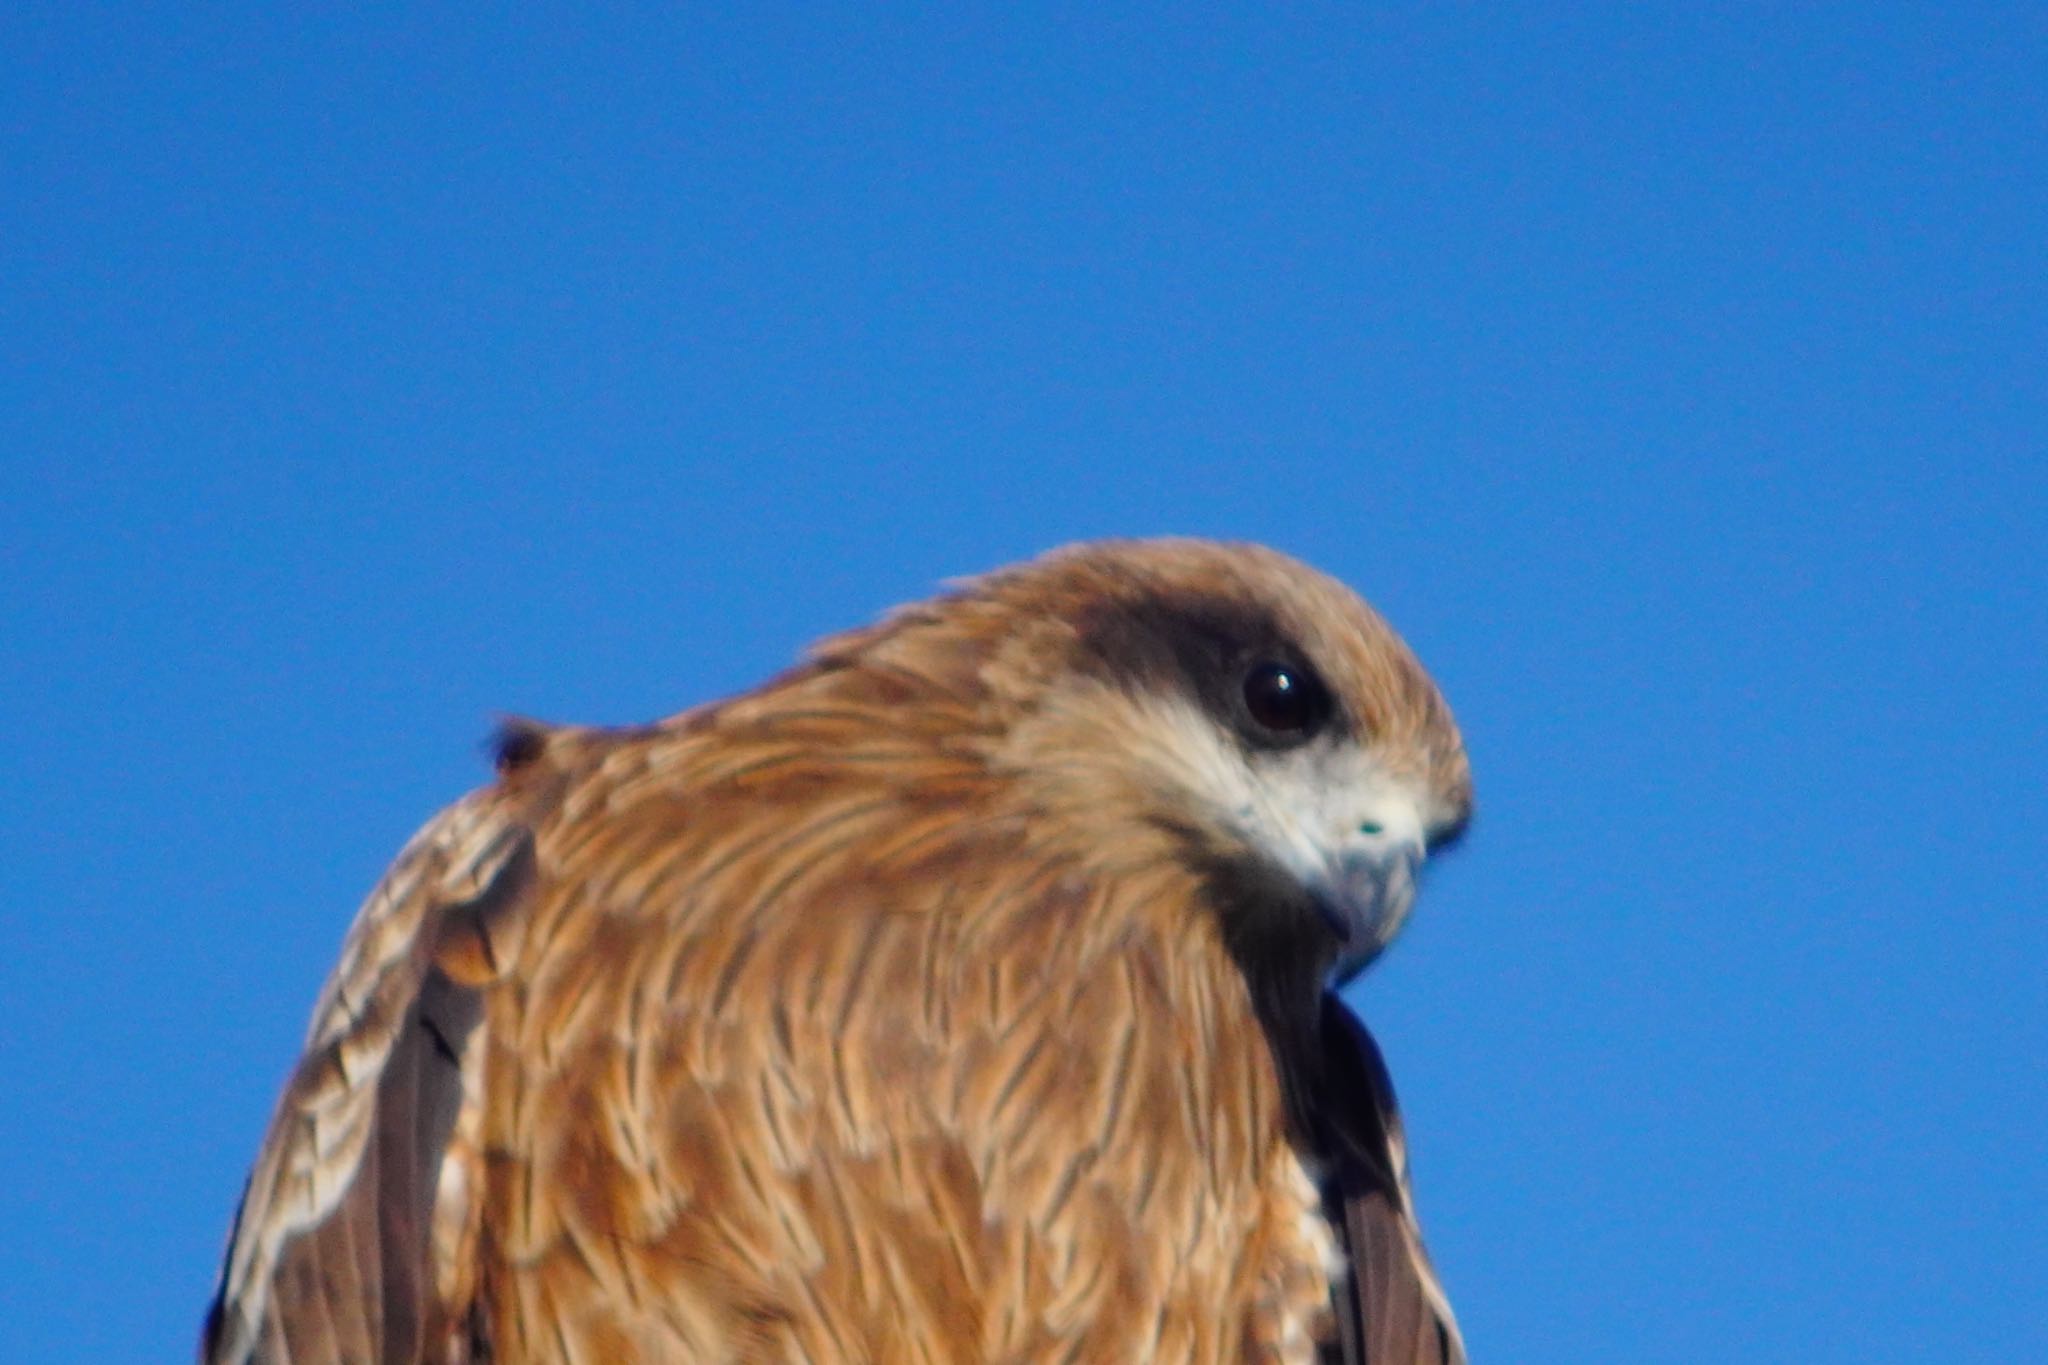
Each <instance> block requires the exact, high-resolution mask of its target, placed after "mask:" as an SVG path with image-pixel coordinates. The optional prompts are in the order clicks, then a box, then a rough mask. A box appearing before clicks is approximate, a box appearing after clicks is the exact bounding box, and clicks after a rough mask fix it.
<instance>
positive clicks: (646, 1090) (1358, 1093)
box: [201, 540, 1471, 1365]
mask: <svg viewBox="0 0 2048 1365" xmlns="http://www.w3.org/2000/svg"><path fill="white" fill-rule="evenodd" d="M1470 804H1471V784H1470V776H1469V770H1468V767H1467V764H1466V759H1465V754H1464V749H1463V746H1462V744H1461V742H1460V740H1459V737H1458V733H1457V730H1456V727H1455V726H1454V724H1453V722H1452V719H1451V715H1450V712H1449V710H1448V709H1447V708H1446V706H1445V704H1444V702H1443V700H1442V698H1441V696H1440V695H1439V693H1438V691H1437V689H1436V687H1435V686H1434V685H1433V684H1432V683H1431V681H1430V680H1429V678H1428V677H1427V675H1425V674H1424V672H1423V671H1422V668H1421V667H1420V666H1419V665H1418V664H1417V662H1416V660H1415V658H1414V657H1413V656H1412V655H1411V654H1410V653H1409V651H1408V649H1407V648H1406V646H1404V645H1403V644H1402V643H1401V641H1400V640H1399V639H1397V638H1396V636H1395V635H1394V633H1393V632H1392V631H1391V630H1390V629H1389V628H1388V627H1387V625H1386V624H1385V623H1384V622H1383V621H1382V620H1381V619H1380V618H1379V617H1378V616H1377V615H1375V614H1374V613H1373V612H1372V611H1371V610H1370V609H1369V608H1368V607H1367V606H1366V605H1365V604H1364V603H1363V602H1361V601H1360V600H1359V599H1358V598H1357V597H1356V596H1355V595H1353V594H1352V593H1351V592H1350V590H1348V589H1347V588H1345V587H1343V586H1341V585H1340V584H1338V583H1337V582H1336V581H1334V580H1332V579H1330V578H1327V577H1325V576H1323V575H1322V574H1320V573H1318V572H1316V571H1314V570H1312V569H1309V568H1307V567H1305V566H1304V565H1302V564H1299V563H1297V562H1295V561H1294V560H1292V559H1289V558H1287V557H1285V556H1283V555H1280V554H1278V553H1275V552H1273V551H1270V550H1266V549H1262V548H1258V547H1255V546H1248V545H1225V544H1214V543H1208V542H1202V541H1193V540H1159V541H1122V542H1104V543H1099V544H1088V545H1080V546H1075V547H1070V548H1067V549H1064V550H1059V551H1055V552H1053V553H1051V554H1049V555H1047V556H1044V557H1042V558H1040V559H1037V560H1034V561H1031V562H1029V563H1025V564H1022V565H1019V566H1015V567H1012V568H1009V569H1004V570H1000V571H998V572H995V573H993V574H990V575H988V576H985V577H982V578H979V579H976V580H972V581H970V582H968V583H966V584H964V585H960V586H957V587H956V588H954V589H953V590H951V591H950V592H948V593H947V594H946V595H943V596H940V597H938V598H936V599H934V600H932V601H928V602H924V603H921V604H918V605H914V606H910V607H906V608H903V609H900V610H898V611H896V612H895V613H893V614H892V615H889V616H888V617H886V618H884V619H883V620H882V621H880V622H879V623H878V624H875V625H872V626H869V627H867V628H865V629H860V630H855V631H853V632H851V633H848V634H844V635H840V636H837V637H834V638H831V639H828V640H826V641H824V642H823V643H822V644H820V645H818V646H816V647H815V648H814V649H813V650H812V651H811V652H810V654H809V655H808V656H807V658H806V660H805V661H804V662H802V663H801V664H800V665H798V666H797V667H795V668H793V669H792V670H791V671H789V672H787V673H785V674H783V675H782V676H780V677H777V678H775V679H773V680H772V681H770V682H768V683H767V684H765V685H764V686H762V687H760V688H759V689H758V690H755V691H752V692H749V693H746V694H744V695H741V696H738V697H734V698H732V699H730V700H726V701H721V702H716V703H713V704H710V705H706V706H702V707H699V708H697V709H695V710H690V711H685V712H683V713H681V714H680V715H677V716H675V717H673V718H671V719H668V720H664V721H661V722H659V723H656V724H652V725H648V726H645V727H643V728H637V729H594V728H575V727H547V726H541V725H538V724H527V723H519V724H515V725H512V726H510V727H508V728H507V729H506V730H505V731H504V733H503V734H502V735H501V737H500V740H499V743H498V773H497V777H496V780H495V781H494V782H493V783H492V784H491V785H489V786H487V787H485V788H483V789H482V790H479V791H477V792H475V793H473V794H471V795H470V796H469V797H467V798H465V799H464V800H462V801H460V802H458V803H457V804H455V805H454V806H452V807H450V808H448V809H447V810H446V811H444V812H442V813H441V814H440V815H439V816H437V817H436V818H435V819H433V820H432V821H431V822H430V823H429V824H428V825H427V826H426V827H425V828H424V829H422V830H421V831H420V832H419V833H418V835H416V836H415V837H414V838H413V840H412V841H411V842H410V843H409V844H407V845H406V847H405V849H404V851H403V852H401V853H400V854H399V855H398V859H397V861H396V862H395V863H394V864H393V865H392V867H391V869H390V871H389V872H388V873H387V874H386V875H385V877H384V879H383V881H382V882H381V883H380V884H379V885H378V886H377V888H376V889H375V891H374V892H372V894H371V896H370V898H369V900H368V902H367V904H366V905H365V906H364V907H363V909H362V911H361V912H360V914H359V915H358V917H357V918H356V921H355V923H354V926H353V927H352V928H351V930H350V931H349V934H348V937H347V940H346V942H345V944H344V945H343V948H342V953H341V961H340V964H339V965H338V966H337V967H336V968H335V970H334V973H333V976H332V977H331V978H330V979H329V981H328V983H327V985H326V988H325V990H324V991H323V993H322V994H321V996H320V999H319V1002H318V1005H317V1007H316V1008H315V1011H314V1017H313V1024H312V1031H311V1036H310V1038H309V1039H308V1042H307V1047H306V1051H305V1055H304V1057H303V1059H302V1060H301V1061H300V1063H299V1064H298V1067H297V1069H296V1070H295V1071H294V1072H293V1074H292V1076H291V1078H290V1080H289V1082H288V1084H287V1086H286V1089H285V1091H284V1094H283V1097H282V1098H281V1100H280V1101H279V1104H278V1107H277V1110H276V1114H275V1116H274V1118H273V1119H272V1121H271V1124H270V1128H269V1132H268V1134H267V1136H266V1137H265V1139H264V1142H263V1147H262V1150H261V1152H260V1154H259V1155H258V1157H257V1160H256V1164H255V1168H254V1171H253V1173H252V1174H251V1176H250V1179H249V1184H248V1187H247V1189H246V1190H245V1192H244V1195H243V1199H242V1204H241V1208H240V1212H239V1214H238V1215H237V1218H236V1221H235V1225H234V1230H233V1232H232V1233H231V1235H230V1238H229V1245H228V1250H227V1256H226V1261H225V1265H224V1266H223V1268H222V1271H221V1278H220V1284H219V1290H218V1294H217V1297H216V1299H215V1301H214V1303H213V1305H212V1308H211V1311H210V1312H209V1314H208V1315H207V1320H206V1324H205V1328H204V1332H203V1339H202V1343H201V1356H202V1358H203V1359H204V1360H207V1361H211V1362H245V1361H266V1362H289V1363H290V1365H312V1363H314V1362H341V1361H351V1362H357V1361H431V1362H443V1363H447V1362H471V1363H475V1362H483V1361H492V1362H499V1363H500V1365H504V1363H505V1362H515V1363H516V1362H531V1361H560V1362H571V1363H574V1362H599V1361H603V1362H635V1361H705V1362H721V1361H735V1362H757V1361H762V1362H767V1361H799V1360H801V1361H820V1362H853V1361H869V1362H895V1361H905V1362H926V1363H929V1365H938V1363H939V1362H969V1361H1005V1362H1009V1361H1016V1362H1024V1361H1069V1362H1107V1361H1159V1362H1205V1361H1216V1362H1221V1361H1273V1362H1311V1361H1325V1362H1338V1361H1341V1362H1354V1363H1355V1362H1371V1365H1410V1363H1411V1362H1419V1361H1430V1362H1438V1363H1439V1365H1441V1363H1442V1362H1458V1361H1462V1360H1463V1359H1464V1348H1463V1346H1462V1344H1461V1343H1460V1340H1459V1336H1458V1332H1457V1329H1456V1327H1455V1325H1454V1323H1453V1320H1452V1316H1451V1312H1450V1309H1449V1307H1448V1305H1447V1304H1446V1302H1445V1299H1444V1295H1443V1293H1442V1291H1441V1289H1440V1288H1439V1285H1438V1281H1437V1278H1436V1276H1435V1274H1434V1273H1433V1272H1432V1270H1431V1267H1430V1264H1429V1262H1428V1260H1427V1258H1426V1257H1425V1255H1424V1253H1423V1249H1422V1244H1421V1241H1420V1238H1419V1235H1418V1232H1417V1225H1416V1220H1415V1214H1414V1207H1413V1204H1412V1202H1411V1197H1410V1193H1409V1184H1408V1178H1407V1164H1406V1156H1405V1152H1404V1147H1403V1140H1402V1134H1401V1127H1400V1123H1399V1121H1398V1119H1397V1117H1396V1112H1395V1107H1394V1095H1393V1091H1392V1088H1391V1086H1390V1084H1389V1082H1388V1079H1387V1072H1386V1069H1385V1067H1384V1066H1383V1064H1382V1062H1381V1058H1380V1054H1379V1052H1378V1050H1377V1048H1376V1047H1375V1046H1374V1044H1373V1042H1372V1040H1371V1038H1370V1037H1369V1036H1368V1035H1367V1033H1366V1032H1365V1031H1364V1029H1363V1028H1362V1027H1361V1026H1360V1025H1359V1024H1358V1023H1357V1022H1356V1021H1355V1019H1354V1018H1353V1017H1352V1015H1351V1014H1350V1012H1349V1011H1348V1010H1347V1009H1346V1008H1345V1007H1343V1006H1342V1005H1341V1004H1339V1003H1338V1002H1337V1000H1336V998H1335V996H1334V994H1333V993H1332V992H1333V989H1334V988H1333V983H1335V982H1338V981H1341V980H1342V979H1344V978H1345V977H1347V976H1348V975H1349V974H1351V973H1353V972H1355V971H1356V970H1358V969H1359V968H1360V967H1362V966H1363V965H1364V964H1365V963H1367V962H1369V961H1370V960H1371V959H1372V958H1373V957H1374V956H1375V955H1376V954H1377V953H1378V952H1379V951H1380V950H1381V949H1382V948H1383V947H1384V946H1385V945H1386V944H1387V942H1388V940H1389V939H1390V938H1391V937H1392V935H1393V934H1394V932H1395V931H1396V930H1397V929H1398V928H1399V927H1400V925H1401V923H1402V920H1403V919H1404V917H1405V916H1406V915H1407V914H1408V911H1409V908H1410V905H1411V903H1412V901H1413V897H1414V890H1415V884H1416V877H1417V873H1418V869H1419V865H1420V864H1421V862H1422V860H1423V858H1424V855H1425V853H1426V852H1427V851H1428V850H1429V849H1431V848H1432V847H1434V846H1435V845H1437V844H1439V843H1440V842H1442V841H1444V840H1446V839H1448V838H1450V837H1452V836H1454V835H1455V834H1456V833H1457V832H1459V830H1460V829H1461V828H1462V827H1463V825H1464V822H1465V820H1466V818H1467V814H1468V812H1469V810H1470Z"/></svg>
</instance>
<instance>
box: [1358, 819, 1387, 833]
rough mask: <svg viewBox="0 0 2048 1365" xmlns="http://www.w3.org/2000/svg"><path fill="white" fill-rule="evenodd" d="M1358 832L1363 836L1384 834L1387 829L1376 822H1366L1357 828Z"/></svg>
mask: <svg viewBox="0 0 2048 1365" xmlns="http://www.w3.org/2000/svg"><path fill="white" fill-rule="evenodd" d="M1358 832H1359V833H1360V834H1365V835H1377V834H1385V833H1386V832H1387V827H1386V826H1385V825H1383V824H1381V823H1380V822H1379V821H1377V820H1368V821H1366V822H1365V823H1364V824H1362V825H1360V826H1359V827H1358Z"/></svg>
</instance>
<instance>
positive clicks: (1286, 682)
mask: <svg viewBox="0 0 2048 1365" xmlns="http://www.w3.org/2000/svg"><path fill="white" fill-rule="evenodd" d="M1244 709H1245V710H1246V711H1248V712H1250V713H1251V718H1252V719H1253V720H1254V721H1256V722H1258V724H1259V726H1260V727H1261V728H1262V729H1265V730H1270V731H1272V732H1273V733H1274V734H1277V735H1285V736H1288V737H1290V738H1301V737H1305V736H1307V735H1308V734H1309V733H1311V732H1312V731H1313V730H1315V728H1316V727H1317V726H1319V725H1321V724H1322V723H1323V720H1324V718H1325V717H1326V716H1328V714H1329V711H1330V699H1329V696H1328V694H1326V693H1325V692H1324V691H1323V687H1322V684H1321V683H1319V682H1318V681H1316V678H1315V675H1314V674H1312V673H1310V672H1309V671H1308V670H1307V669H1304V668H1296V667H1294V666H1293V665H1291V664H1278V663H1261V664H1253V665H1252V667H1251V671H1250V672H1248V673H1246V674H1245V675H1244Z"/></svg>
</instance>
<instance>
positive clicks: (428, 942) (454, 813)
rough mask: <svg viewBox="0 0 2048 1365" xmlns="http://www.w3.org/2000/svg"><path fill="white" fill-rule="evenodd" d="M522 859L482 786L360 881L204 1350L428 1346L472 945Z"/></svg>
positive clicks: (324, 1357) (254, 1352) (242, 1217)
mask: <svg viewBox="0 0 2048 1365" xmlns="http://www.w3.org/2000/svg"><path fill="white" fill-rule="evenodd" d="M533 871H534V858H533V837H532V833H531V830H530V828H529V827H528V824H527V822H526V821H525V820H523V819H521V818H519V813H518V807H517V804H516V803H515V802H513V801H511V800H508V799H507V797H506V794H505V792H504V789H502V788H490V789H486V790H484V791H481V792H478V793H475V794H473V795H472V796H470V797H468V798H467V799H465V800H463V801H461V802H458V803H457V804H455V805H453V806H451V807H449V808H448V809H447V810H445V811H443V812H442V813H441V814H440V815H439V816H437V817H436V818H435V819H434V820H432V821H431V822H429V823H428V824H427V826H426V827H425V828H424V829H422V830H421V831H420V832H419V833H418V834H417V835H415V836H414V837H413V839H412V840H411V841H410V842H409V843H408V844H407V845H406V847H405V848H404V849H403V850H402V851H401V852H400V853H399V855H398V858H397V860H396V861H395V862H394V863H393V864H392V866H391V868H390V870H389V871H388V872H386V873H385V875H384V877H383V879H382V881H380V882H379V884H378V886H377V888H376V890H374V891H373V892H372V893H371V894H370V897H369V899H368V900H367V901H366V902H365V903H364V905H363V908H362V910H361V911H360V912H359V913H358V914H357V916H356V920H355V923H354V924H353V925H352V926H351V927H350V929H349V933H348V937H347V939H346V940H345V942H344V944H343V946H342V953H341V961H340V965H339V966H337V967H336V968H335V971H334V974H333V975H332V976H331V977H330V978H329V979H328V981H327V984H326V986H325V988H324V989H323V990H322V991H321V994H320V999H319V1002H318V1004H317V1005H316V1006H315V1007H314V1011H313V1021H312V1026H311V1029H310V1030H309V1033H308V1037H307V1044H306V1052H305V1055H304V1056H303V1058H302V1059H301V1060H300V1062H299V1064H298V1066H297V1068H296V1069H295V1070H294V1072H293V1073H292V1076H291V1078H290V1080H289V1081H288V1082H287V1083H286V1085H285V1089H284V1094H283V1095H282V1096H281V1097H280V1099H279V1101H278V1105H277V1109H276V1112H275V1114H274V1115H273V1117H272V1119H271V1123H270V1128H269V1131H268V1132H267V1134H266V1135H265V1137H264V1140H263V1146H262V1148H261V1150H260V1152H259V1154H258V1156H257V1158H256V1164H255V1168H254V1169H253V1171H252V1172H251V1174H250V1177H249V1183H248V1185H247V1187H246V1188H245V1190H244V1192H243V1196H242V1203H241V1207H240V1209H239V1210H238V1212H237V1213H236V1216H235V1224H234V1229H233V1231H232V1232H231V1233H230V1234H229V1241H228V1247H227V1253H226V1256H225V1257H224V1259H223V1262H222V1266H221V1276H220V1283H219V1286H218V1290H217V1292H216V1295H215V1298H214V1302H213V1304H212V1306H211V1308H210V1309H209V1311H208V1313H207V1318H206V1325H205V1330H204V1333H203V1336H202V1339H201V1343H200V1358H201V1360H202V1361H205V1362H207V1363H208V1365H229V1363H230V1362H233V1363H235V1365H240V1363H241V1362H248V1361H253V1360H263V1361H293V1362H300V1365H330V1363H331V1362H340V1361H364V1360H371V1359H383V1360H416V1359H419V1358H421V1355H422V1352H423V1351H424V1350H425V1348H426V1345H427V1341H426V1333H427V1328H428V1326H429V1324H430V1323H438V1322H441V1321H443V1319H442V1317H441V1316H440V1314H441V1308H442V1306H441V1305H438V1304H436V1303H435V1302H434V1285H435V1274H434V1266H433V1262H432V1259H431V1245H432V1240H431V1239H432V1234H433V1232H434V1224H435V1217H436V1215H435V1201H436V1195H437V1192H438V1190H439V1188H440V1183H441V1181H440V1175H441V1169H440V1168H441V1158H442V1154H443V1152H444V1150H445V1149H446V1147H447V1145H448V1141H449V1137H450V1135H451V1133H452V1132H453V1131H454V1129H455V1126H456V1122H457V1118H458V1115H459V1113H460V1111H461V1109H462V1106H463V1104H464V1102H465V1090H466V1087H465V1080H464V1066H463V1056H464V1052H465V1045H466V1043H467V1041H468V1038H469V1036H470V1034H471V1032H472V1031H473V1030H474V1028H475V1025H476V1022H477V1019H478V1017H479V1008H480V999H479V994H478V987H479V986H480V985H481V984H482V983H483V981H484V980H485V979H487V976H488V973H487V971H486V970H484V969H483V968H481V967H480V966H479V962H480V961H482V962H485V963H487V962H488V960H489V958H490V957H491V951H490V943H491V940H492V938H493V936H494V935H498V934H501V933H502V932H503V930H504V929H505V927H507V925H508V924H509V923H510V922H511V921H512V920H513V919H514V918H515V916H514V914H513V912H514V911H515V910H516V909H517V908H518V906H519V905H520V904H521V903H523V901H524V900H525V898H526V893H527V890H528V888H529V886H530V885H531V882H532V880H533ZM479 945H481V951H479ZM470 1100H471V1102H474V1096H473V1095H472V1096H470Z"/></svg>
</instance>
